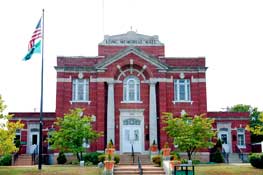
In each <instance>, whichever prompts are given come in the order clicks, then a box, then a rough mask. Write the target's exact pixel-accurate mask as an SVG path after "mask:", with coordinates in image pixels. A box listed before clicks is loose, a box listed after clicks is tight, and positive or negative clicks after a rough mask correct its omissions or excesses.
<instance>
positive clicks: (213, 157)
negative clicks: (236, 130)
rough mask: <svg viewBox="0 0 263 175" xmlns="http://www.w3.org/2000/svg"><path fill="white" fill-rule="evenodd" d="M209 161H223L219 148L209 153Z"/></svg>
mask: <svg viewBox="0 0 263 175" xmlns="http://www.w3.org/2000/svg"><path fill="white" fill-rule="evenodd" d="M210 162H216V163H223V162H224V157H223V155H222V153H221V152H220V150H219V149H218V150H216V152H214V153H211V154H210Z"/></svg>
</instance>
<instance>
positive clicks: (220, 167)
mask: <svg viewBox="0 0 263 175" xmlns="http://www.w3.org/2000/svg"><path fill="white" fill-rule="evenodd" d="M195 172H196V173H195V175H263V169H256V168H254V167H252V166H251V165H250V164H245V165H244V164H242V165H238V164H237V165H235V164H229V165H227V164H214V165H197V166H195ZM84 174H85V175H100V174H102V170H101V169H98V168H96V167H79V166H70V165H64V166H63V165H62V166H59V165H52V166H50V165H49V166H45V165H44V166H43V168H42V170H41V172H40V171H39V170H38V169H37V166H31V167H14V166H13V167H12V166H11V167H10V166H9V167H1V166H0V175H84Z"/></svg>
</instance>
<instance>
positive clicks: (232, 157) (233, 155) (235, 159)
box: [229, 153, 242, 163]
mask: <svg viewBox="0 0 263 175" xmlns="http://www.w3.org/2000/svg"><path fill="white" fill-rule="evenodd" d="M229 163H242V160H241V159H240V158H239V155H238V153H230V154H229Z"/></svg>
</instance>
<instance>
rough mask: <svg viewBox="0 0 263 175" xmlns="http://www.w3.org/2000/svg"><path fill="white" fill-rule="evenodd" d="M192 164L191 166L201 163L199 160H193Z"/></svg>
mask: <svg viewBox="0 0 263 175" xmlns="http://www.w3.org/2000/svg"><path fill="white" fill-rule="evenodd" d="M192 163H193V164H200V163H201V161H200V160H198V159H194V160H193V161H192Z"/></svg>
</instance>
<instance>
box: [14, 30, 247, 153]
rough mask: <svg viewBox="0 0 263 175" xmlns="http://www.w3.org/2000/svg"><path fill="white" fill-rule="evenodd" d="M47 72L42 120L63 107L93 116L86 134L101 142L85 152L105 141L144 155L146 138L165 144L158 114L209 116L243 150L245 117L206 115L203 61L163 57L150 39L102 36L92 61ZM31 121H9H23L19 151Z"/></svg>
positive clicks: (69, 59)
mask: <svg viewBox="0 0 263 175" xmlns="http://www.w3.org/2000/svg"><path fill="white" fill-rule="evenodd" d="M55 69H56V71H57V93H56V94H57V95H56V111H55V113H45V115H46V116H49V118H50V119H51V118H52V119H54V117H55V116H56V117H62V116H63V114H64V113H67V112H68V111H69V109H71V108H75V107H81V108H84V109H85V110H84V113H85V114H86V115H91V116H93V119H94V122H93V127H94V129H96V130H97V131H102V132H104V137H101V138H100V139H99V140H97V141H96V142H94V143H91V147H90V149H91V150H93V151H94V150H97V151H102V150H104V148H105V146H106V144H107V143H108V142H109V141H110V140H111V139H112V140H113V142H114V144H115V146H116V149H117V151H119V153H125V152H131V144H133V146H134V150H135V152H140V153H146V152H147V151H148V149H149V145H150V144H151V143H152V142H153V140H155V141H156V142H157V143H158V145H159V147H162V146H163V144H164V143H165V142H166V141H168V140H169V138H168V137H167V135H166V134H165V132H164V131H163V130H162V129H161V128H162V127H163V126H164V123H163V121H162V120H161V118H160V117H161V115H162V112H172V113H173V115H175V116H180V115H181V114H182V113H187V114H189V115H196V114H203V113H206V114H207V116H208V117H212V118H215V121H216V122H215V123H214V126H213V127H214V129H215V130H217V131H218V137H219V138H221V139H222V140H225V141H226V142H227V143H228V144H229V145H230V147H231V152H236V151H237V150H236V148H237V146H239V147H240V148H242V149H243V150H244V151H246V152H249V151H250V134H249V133H248V132H247V131H246V130H245V126H246V125H247V124H248V122H249V114H248V113H230V112H207V97H206V70H207V67H206V64H205V58H204V57H196V58H188V57H184V58H177V57H165V46H164V44H163V43H161V42H160V41H159V39H158V36H147V35H141V34H138V33H136V32H133V31H130V32H128V33H125V34H121V35H113V36H105V37H104V40H103V41H102V42H101V43H99V45H98V56H94V57H85V56H58V57H57V66H56V67H55ZM23 117H25V118H23ZM35 117H36V115H35V114H33V113H27V114H24V115H23V114H21V113H15V117H14V119H21V120H22V121H23V122H24V123H28V124H27V125H26V126H25V129H23V130H22V131H21V135H22V136H21V140H22V141H23V142H25V146H26V147H30V146H31V145H32V143H33V139H34V138H33V136H32V133H30V132H32V131H33V130H32V129H35V130H37V129H38V126H37V125H33V124H31V125H30V123H35V120H36V119H35ZM27 119H28V120H27ZM33 119H34V120H33ZM50 121H51V120H50ZM50 121H48V120H46V121H44V130H45V131H48V130H49V129H50V128H52V122H50ZM28 126H30V127H28ZM31 130H32V131H31ZM44 134H46V132H44ZM34 137H37V138H35V139H36V140H37V139H38V136H34ZM36 142H38V141H36ZM25 150H29V148H28V149H25Z"/></svg>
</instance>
